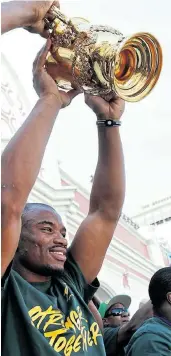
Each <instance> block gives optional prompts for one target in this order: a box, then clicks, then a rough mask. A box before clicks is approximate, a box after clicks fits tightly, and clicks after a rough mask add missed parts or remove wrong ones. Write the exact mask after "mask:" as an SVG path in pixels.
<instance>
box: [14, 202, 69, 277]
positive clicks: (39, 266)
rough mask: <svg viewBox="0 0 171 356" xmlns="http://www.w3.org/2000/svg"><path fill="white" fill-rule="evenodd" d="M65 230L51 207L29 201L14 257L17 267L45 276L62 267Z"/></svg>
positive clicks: (64, 259) (65, 252) (24, 212)
mask: <svg viewBox="0 0 171 356" xmlns="http://www.w3.org/2000/svg"><path fill="white" fill-rule="evenodd" d="M65 236H66V229H65V226H64V224H63V222H62V219H61V217H60V216H59V214H58V213H57V212H56V211H55V210H54V209H53V208H52V207H50V206H48V205H46V204H39V203H28V204H27V205H26V206H25V209H24V211H23V215H22V221H21V235H20V242H19V246H18V248H17V251H16V254H15V257H14V266H15V267H16V270H20V269H22V270H23V269H24V271H25V272H26V274H27V277H28V279H29V275H30V274H32V275H35V274H36V275H39V276H42V278H43V277H45V278H48V277H50V276H52V275H55V274H57V273H58V274H59V273H61V272H62V271H63V270H64V263H65V261H66V254H67V240H66V238H65Z"/></svg>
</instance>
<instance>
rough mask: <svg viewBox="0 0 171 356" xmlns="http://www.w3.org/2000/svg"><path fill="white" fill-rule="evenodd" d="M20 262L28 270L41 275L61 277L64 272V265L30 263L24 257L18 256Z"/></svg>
mask: <svg viewBox="0 0 171 356" xmlns="http://www.w3.org/2000/svg"><path fill="white" fill-rule="evenodd" d="M19 260H20V264H21V265H23V267H25V268H26V269H27V270H28V271H30V272H33V273H34V274H37V275H40V276H43V277H58V278H59V277H61V276H63V274H64V267H58V266H54V267H53V266H51V265H48V264H47V265H38V264H34V263H30V261H28V260H27V259H25V258H21V257H20V259H19Z"/></svg>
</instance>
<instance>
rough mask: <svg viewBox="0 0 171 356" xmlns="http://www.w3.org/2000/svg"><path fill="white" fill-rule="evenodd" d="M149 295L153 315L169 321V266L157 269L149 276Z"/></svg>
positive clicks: (170, 301)
mask: <svg viewBox="0 0 171 356" xmlns="http://www.w3.org/2000/svg"><path fill="white" fill-rule="evenodd" d="M149 296H150V299H151V302H152V305H153V310H154V315H157V316H159V317H164V318H166V319H168V320H169V321H171V267H165V268H161V269H159V270H158V271H157V272H156V273H155V274H154V275H153V277H152V278H151V281H150V284H149Z"/></svg>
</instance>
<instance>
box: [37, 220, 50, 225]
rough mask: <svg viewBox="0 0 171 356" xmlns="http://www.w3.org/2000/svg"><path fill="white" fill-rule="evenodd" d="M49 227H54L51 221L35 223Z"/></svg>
mask: <svg viewBox="0 0 171 356" xmlns="http://www.w3.org/2000/svg"><path fill="white" fill-rule="evenodd" d="M45 224H46V225H51V226H53V225H54V223H53V222H52V221H47V220H43V221H39V222H38V223H37V225H45Z"/></svg>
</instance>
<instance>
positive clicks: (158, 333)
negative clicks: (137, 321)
mask: <svg viewBox="0 0 171 356" xmlns="http://www.w3.org/2000/svg"><path fill="white" fill-rule="evenodd" d="M168 329H169V327H168V326H167V324H165V323H164V322H163V321H162V320H160V318H157V317H153V318H150V319H148V320H147V321H146V322H145V323H144V324H143V325H142V326H141V327H140V328H139V329H138V330H137V331H136V332H135V334H134V335H133V337H132V338H131V343H134V342H135V341H136V340H139V342H142V343H144V342H148V340H151V341H152V340H153V341H155V340H157V341H159V340H161V339H166V341H167V339H168V334H170V336H171V329H170V330H168Z"/></svg>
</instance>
